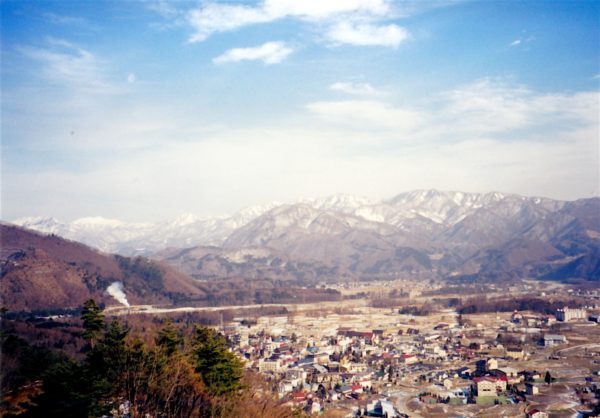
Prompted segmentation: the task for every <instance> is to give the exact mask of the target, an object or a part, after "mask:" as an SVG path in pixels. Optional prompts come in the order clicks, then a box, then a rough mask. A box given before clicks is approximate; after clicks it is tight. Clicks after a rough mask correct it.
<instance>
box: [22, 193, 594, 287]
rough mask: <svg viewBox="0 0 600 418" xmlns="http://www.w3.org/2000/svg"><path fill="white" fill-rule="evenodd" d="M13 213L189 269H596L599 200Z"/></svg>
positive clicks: (428, 273)
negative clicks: (215, 212)
mask: <svg viewBox="0 0 600 418" xmlns="http://www.w3.org/2000/svg"><path fill="white" fill-rule="evenodd" d="M14 223H16V224H17V225H21V226H24V227H26V228H30V229H35V230H38V231H41V232H45V233H53V234H57V235H60V236H63V237H66V238H69V239H73V240H76V241H81V242H84V243H86V244H89V245H92V246H94V247H97V248H99V249H101V250H104V251H110V252H117V253H120V254H123V255H133V254H144V255H153V257H155V258H159V259H163V260H165V261H167V262H168V263H170V264H172V265H173V266H175V267H177V268H178V269H180V270H182V271H184V272H186V273H188V274H190V275H191V276H192V277H195V278H198V279H218V278H223V277H247V278H260V277H269V278H276V279H295V280H301V281H309V282H313V281H315V282H316V281H322V280H327V281H338V280H344V279H361V278H362V279H365V278H367V279H368V278H402V277H407V276H411V277H415V276H418V277H423V278H455V279H456V278H463V279H475V278H482V279H485V278H489V279H500V278H502V279H506V278H516V277H538V278H552V279H573V278H581V279H588V280H598V279H600V261H599V260H600V254H599V253H600V250H599V248H600V198H590V199H580V200H577V201H573V202H565V201H558V200H552V199H547V198H539V197H525V196H519V195H514V194H503V193H497V192H492V193H484V194H480V193H463V192H446V191H436V190H417V191H412V192H406V193H401V194H399V195H397V196H395V197H393V198H391V199H386V200H383V201H371V200H368V199H364V198H356V197H353V196H347V195H335V196H331V197H327V198H322V199H305V200H303V201H300V202H297V203H292V204H278V203H270V204H267V205H264V206H258V207H252V208H247V209H244V210H242V211H240V212H238V213H236V214H235V215H233V216H231V217H222V218H212V219H198V218H196V217H194V216H192V215H186V216H183V217H180V218H179V219H176V220H173V221H168V222H162V223H153V224H150V223H143V224H142V223H140V224H127V223H123V222H120V221H114V220H106V219H103V218H85V219H80V220H76V221H74V222H71V223H60V222H58V221H56V220H55V219H52V218H48V219H39V218H23V219H19V220H17V221H15V222H14Z"/></svg>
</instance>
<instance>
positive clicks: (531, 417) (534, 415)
mask: <svg viewBox="0 0 600 418" xmlns="http://www.w3.org/2000/svg"><path fill="white" fill-rule="evenodd" d="M527 418H548V414H547V413H545V412H542V411H540V410H539V409H531V410H530V411H529V412H527Z"/></svg>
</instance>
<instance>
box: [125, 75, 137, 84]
mask: <svg viewBox="0 0 600 418" xmlns="http://www.w3.org/2000/svg"><path fill="white" fill-rule="evenodd" d="M136 80H137V78H136V76H135V74H134V73H129V74H128V75H127V82H128V83H135V81H136Z"/></svg>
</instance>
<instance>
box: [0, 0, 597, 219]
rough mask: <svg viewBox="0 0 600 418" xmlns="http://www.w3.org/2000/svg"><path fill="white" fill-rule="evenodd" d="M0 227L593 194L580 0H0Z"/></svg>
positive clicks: (585, 7)
mask: <svg viewBox="0 0 600 418" xmlns="http://www.w3.org/2000/svg"><path fill="white" fill-rule="evenodd" d="M0 7H1V8H2V68H1V77H2V218H3V219H9V220H10V219H15V218H18V217H22V216H54V217H57V218H59V219H61V220H71V219H74V218H77V217H82V216H92V215H100V216H105V217H110V218H117V219H122V220H139V221H145V220H157V219H165V218H170V217H174V216H177V215H179V214H180V213H183V212H192V213H195V214H198V215H206V216H209V215H217V214H229V213H232V212H234V211H236V210H238V209H240V208H242V207H245V206H249V205H254V204H260V203H263V202H266V201H271V200H278V201H291V200H295V199H298V198H301V197H309V196H310V197H312V196H324V195H328V194H334V193H350V194H356V195H360V196H367V197H371V198H384V197H391V196H393V195H395V194H397V193H399V192H402V191H406V190H412V189H417V188H437V189H452V190H463V191H474V192H485V191H492V190H499V191H503V192H513V193H521V194H526V195H541V196H548V197H553V198H559V199H569V200H570V199H576V198H581V197H589V196H597V195H598V194H599V193H600V187H599V181H600V180H599V177H600V175H599V158H600V156H599V153H600V151H599V128H598V125H599V121H598V119H599V97H600V96H599V87H600V63H599V59H600V58H599V57H600V51H599V45H600V30H599V21H600V19H599V17H600V10H599V3H598V2H594V1H442V0H440V1H430V2H427V1H391V0H390V1H387V0H347V1H327V0H319V1H317V0H305V1H302V2H298V1H295V0H264V1H258V2H250V1H244V2H236V1H227V2H219V1H210V0H206V1H200V2H183V1H177V2H166V1H165V2H161V1H128V2H121V1H118V2H117V1H98V2H91V1H48V2H43V1H35V2H34V1H4V2H2V3H0Z"/></svg>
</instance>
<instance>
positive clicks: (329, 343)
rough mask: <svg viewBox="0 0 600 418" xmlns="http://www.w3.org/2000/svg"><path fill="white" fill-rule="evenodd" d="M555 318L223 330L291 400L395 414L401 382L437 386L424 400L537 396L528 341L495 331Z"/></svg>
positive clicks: (548, 341)
mask: <svg viewBox="0 0 600 418" xmlns="http://www.w3.org/2000/svg"><path fill="white" fill-rule="evenodd" d="M562 312H565V313H566V315H565V320H574V319H581V316H580V314H579V313H577V314H575V315H576V316H575V317H573V316H572V315H571V312H570V310H568V308H567V309H564V310H562ZM567 318H568V319H567ZM554 321H555V320H554V318H553V317H552V316H543V317H531V318H527V317H524V316H523V315H521V314H519V313H518V312H515V313H514V314H513V315H512V317H511V321H510V323H507V322H508V321H504V325H502V326H499V327H498V328H497V329H494V330H491V331H492V332H491V333H490V330H488V329H484V330H482V329H481V326H477V327H471V328H465V327H464V326H459V325H458V324H447V323H438V324H437V325H435V326H431V327H430V328H428V329H424V328H423V327H420V328H419V327H416V326H415V327H410V326H406V325H404V326H398V327H394V328H391V329H389V328H388V329H370V330H357V329H352V328H349V327H344V326H339V327H337V328H336V329H335V330H328V332H321V333H319V332H312V331H311V332H307V334H310V335H303V334H302V331H303V330H302V327H299V326H297V325H296V324H287V325H286V326H280V327H268V326H264V325H263V326H261V325H259V324H256V323H255V322H248V321H245V322H243V324H244V325H242V324H241V323H240V324H237V325H233V326H227V327H224V328H223V332H224V333H225V334H226V335H227V336H228V337H229V339H230V340H231V341H232V342H233V343H234V350H235V351H236V352H237V353H238V354H239V355H240V356H242V357H244V358H245V359H246V362H245V364H246V367H248V368H251V369H254V370H256V371H258V372H260V373H261V374H262V375H264V376H265V377H266V378H267V380H268V381H269V382H271V384H272V387H273V389H274V390H275V391H276V392H277V393H278V395H279V397H280V398H281V400H282V402H288V403H289V404H290V406H292V407H295V408H303V409H304V410H305V411H306V412H309V413H315V414H317V413H320V412H321V411H323V410H325V409H329V408H332V409H333V408H335V409H338V408H342V409H346V410H348V411H351V412H349V414H350V415H349V416H380V417H384V416H386V417H395V416H403V413H402V412H404V411H398V410H396V409H395V407H394V405H393V403H392V402H390V400H389V399H388V398H387V397H386V394H388V393H389V392H391V391H393V390H394V388H398V386H399V385H406V384H409V385H411V384H418V385H419V384H420V385H427V384H429V385H430V386H433V387H436V388H437V389H436V390H434V391H425V392H422V393H421V395H420V396H419V397H418V398H419V399H420V400H421V401H422V402H425V403H450V404H455V405H460V404H466V403H477V404H483V405H487V404H490V403H491V404H495V403H518V402H522V401H524V400H525V398H526V397H527V396H534V395H536V394H537V393H538V386H537V384H539V383H540V382H541V383H543V380H544V375H543V374H541V373H537V372H535V371H530V370H524V368H523V367H518V365H519V362H520V361H521V360H524V359H527V357H528V353H527V347H528V345H527V343H524V342H522V341H516V342H515V341H512V342H511V343H510V344H503V343H502V342H501V341H499V340H498V339H496V334H497V332H498V329H504V330H507V331H510V332H511V333H515V334H519V333H521V334H524V335H527V331H525V330H526V329H528V328H537V327H539V329H540V330H541V329H542V327H549V326H551V325H552V324H553V323H554ZM503 327H504V328H503ZM511 327H512V328H511ZM291 331H293V332H291ZM498 338H499V337H498ZM542 341H543V345H545V346H553V345H559V344H566V343H567V339H566V337H565V336H563V335H556V334H550V333H547V334H543V338H542ZM499 361H500V362H502V363H503V364H504V366H502V367H499V364H498V362H499ZM513 362H514V363H513ZM468 365H470V367H469V366H468ZM510 365H517V366H516V367H509V366H510ZM536 382H537V383H536ZM535 414H537V415H535ZM530 416H534V417H536V418H538V417H543V416H544V413H543V411H539V410H538V411H535V412H534V413H533V414H530Z"/></svg>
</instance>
